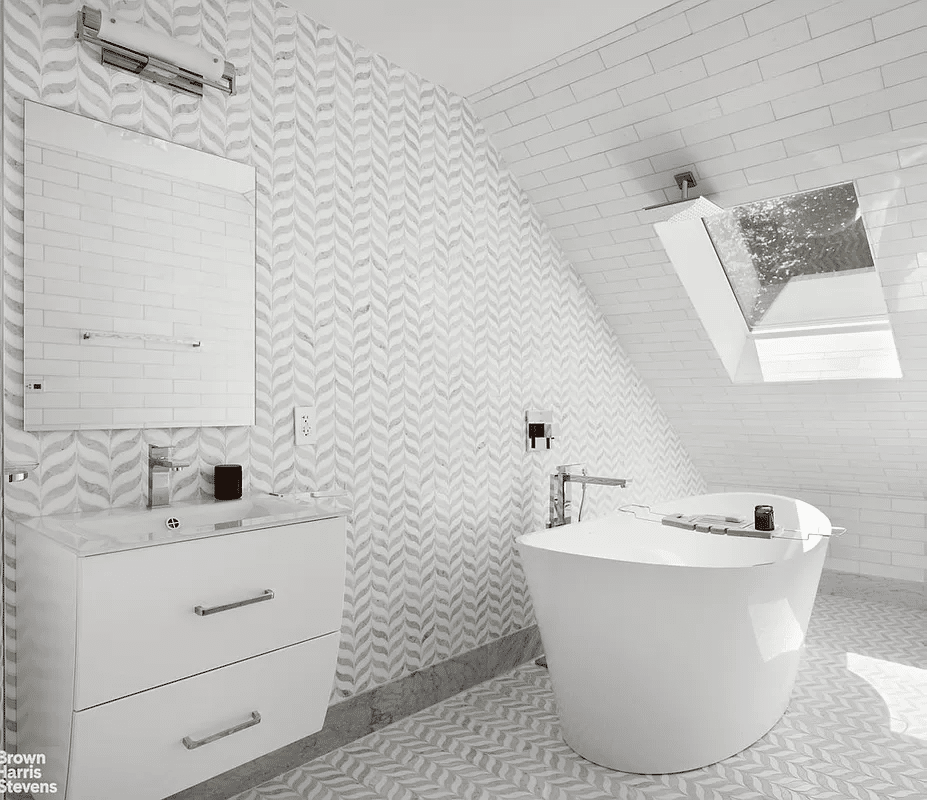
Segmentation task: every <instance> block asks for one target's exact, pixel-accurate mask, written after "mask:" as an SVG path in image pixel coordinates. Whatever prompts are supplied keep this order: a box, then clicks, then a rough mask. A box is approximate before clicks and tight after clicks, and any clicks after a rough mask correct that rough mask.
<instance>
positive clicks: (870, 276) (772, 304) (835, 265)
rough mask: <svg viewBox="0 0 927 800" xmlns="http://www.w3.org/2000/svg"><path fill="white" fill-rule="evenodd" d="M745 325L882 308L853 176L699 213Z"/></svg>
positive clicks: (845, 317)
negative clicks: (707, 213)
mask: <svg viewBox="0 0 927 800" xmlns="http://www.w3.org/2000/svg"><path fill="white" fill-rule="evenodd" d="M703 221H704V225H705V229H706V230H707V232H708V235H709V237H710V239H711V242H712V244H713V245H714V248H715V251H716V253H717V255H718V258H719V260H720V261H721V266H722V267H723V269H724V273H725V275H726V276H727V279H728V281H729V282H730V284H731V288H732V289H733V291H734V295H735V297H736V298H737V303H738V305H739V306H740V310H741V312H742V313H743V315H744V319H745V320H746V322H747V326H748V327H749V328H750V330H752V331H759V330H768V329H770V328H781V327H792V326H807V325H821V324H833V323H840V322H848V321H856V322H858V321H861V320H866V319H875V318H878V317H880V316H884V315H886V314H887V313H888V309H887V308H886V306H885V300H884V299H883V296H882V289H881V284H880V282H879V278H878V275H877V274H876V270H875V265H874V262H873V259H872V252H871V251H870V249H869V241H868V239H867V238H866V230H865V227H864V225H863V219H862V215H861V213H860V209H859V201H858V199H857V197H856V191H855V189H854V186H853V184H852V183H843V184H839V185H837V186H828V187H826V188H823V189H814V190H812V191H808V192H800V193H798V194H793V195H787V196H785V197H775V198H772V199H769V200H761V201H759V202H756V203H749V204H747V205H743V206H737V207H735V208H732V209H730V210H729V211H724V212H722V213H720V214H715V215H712V216H708V217H705V218H704V220H703Z"/></svg>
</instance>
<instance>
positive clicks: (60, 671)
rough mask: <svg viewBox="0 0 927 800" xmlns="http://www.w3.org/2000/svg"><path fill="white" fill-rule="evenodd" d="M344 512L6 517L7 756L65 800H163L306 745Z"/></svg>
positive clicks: (332, 643)
mask: <svg viewBox="0 0 927 800" xmlns="http://www.w3.org/2000/svg"><path fill="white" fill-rule="evenodd" d="M345 513H346V512H345V511H344V510H343V509H342V510H339V509H338V507H337V506H335V505H333V504H332V503H330V502H329V503H324V502H321V501H307V502H300V501H297V500H289V499H282V498H276V497H269V496H266V495H265V496H260V497H250V498H245V499H242V500H235V501H227V502H213V501H209V502H207V503H203V504H175V505H174V506H171V507H169V508H160V509H151V510H148V509H143V510H139V509H132V510H126V509H113V510H110V511H104V512H89V513H83V514H70V515H62V516H56V517H51V516H49V517H37V518H31V519H19V520H17V521H15V523H14V528H15V532H16V541H17V544H16V550H17V585H18V592H17V633H18V637H17V650H18V654H17V714H18V732H19V744H18V749H19V752H21V753H43V754H45V756H46V759H47V762H46V764H45V766H44V768H43V774H42V780H43V781H48V782H55V783H57V784H58V793H57V794H55V795H54V796H56V797H61V798H63V800H125V799H126V798H133V800H160V798H163V797H165V796H167V795H170V794H173V793H174V792H177V791H179V790H181V789H184V788H186V787H188V786H191V785H193V784H196V783H198V782H200V781H202V780H205V779H206V778H209V777H211V776H213V775H217V774H219V773H221V772H224V771H225V770H228V769H231V768H232V767H234V766H236V765H238V764H241V763H243V762H246V761H249V760H251V759H254V758H256V757H258V756H260V755H263V754H264V753H268V752H270V751H272V750H275V749H277V748H279V747H282V746H284V745H286V744H289V743H290V742H293V741H295V740H297V739H300V738H302V737H305V736H308V735H309V734H312V733H315V732H316V731H318V730H319V729H320V728H321V727H322V724H323V722H324V719H325V712H326V709H327V706H328V700H329V697H330V694H331V688H332V682H333V678H334V674H335V662H336V657H337V652H338V642H339V631H340V628H341V615H342V603H343V594H344V575H345V518H344V515H345Z"/></svg>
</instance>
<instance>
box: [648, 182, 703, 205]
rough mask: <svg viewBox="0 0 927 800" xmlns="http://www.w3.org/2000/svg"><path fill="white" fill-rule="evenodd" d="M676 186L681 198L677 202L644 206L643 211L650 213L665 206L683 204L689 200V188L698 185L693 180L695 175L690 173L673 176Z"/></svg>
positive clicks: (669, 201)
mask: <svg viewBox="0 0 927 800" xmlns="http://www.w3.org/2000/svg"><path fill="white" fill-rule="evenodd" d="M673 178H674V180H675V181H676V185H677V186H678V187H679V190H680V191H681V192H682V197H680V198H679V199H678V200H668V201H667V202H665V203H657V204H656V205H653V206H645V207H644V211H652V210H653V209H655V208H664V207H666V206H674V205H676V204H677V203H685V202H687V201H688V200H689V187H690V186H698V183H697V182H696V180H695V175H693V174H692V173H691V172H677V173H676V174H675V175H673Z"/></svg>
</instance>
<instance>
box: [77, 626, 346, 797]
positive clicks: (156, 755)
mask: <svg viewBox="0 0 927 800" xmlns="http://www.w3.org/2000/svg"><path fill="white" fill-rule="evenodd" d="M338 640H339V635H338V634H337V633H332V634H329V635H328V636H323V637H320V638H318V639H313V640H312V641H309V642H303V643H302V644H297V645H292V646H290V647H286V648H283V649H281V650H275V651H274V652H272V653H266V654H265V655H261V656H256V657H255V658H250V659H247V660H246V661H241V662H239V663H237V664H232V665H230V666H227V667H222V668H221V669H217V670H213V671H212V672H207V673H205V674H203V675H196V676H194V677H192V678H187V679H186V680H182V681H178V682H177V683H172V684H169V685H167V686H161V687H159V688H157V689H152V690H150V691H147V692H142V693H140V694H136V695H133V696H132V697H125V698H123V699H121V700H116V701H114V702H112V703H106V704H104V705H101V706H97V707H96V708H90V709H87V710H86V711H78V712H77V713H75V714H74V721H73V725H72V728H71V762H70V769H69V771H68V792H67V800H126V798H130V797H131V798H132V800H159V798H162V797H166V796H167V795H170V794H173V793H174V792H177V791H180V790H181V789H184V788H186V787H188V786H191V785H193V784H196V783H199V782H200V781H202V780H205V779H206V778H209V777H211V776H213V775H217V774H219V773H220V772H224V771H226V770H228V769H231V768H232V767H234V766H236V765H238V764H241V763H243V762H246V761H250V760H251V759H254V758H257V757H258V756H260V755H263V754H264V753H269V752H270V751H272V750H276V749H277V748H279V747H283V746H284V745H286V744H289V743H290V742H293V741H296V740H297V739H301V738H302V737H304V736H308V735H310V734H312V733H315V732H316V731H318V730H319V729H320V728H321V727H322V724H323V722H324V720H325V711H326V709H327V706H328V700H329V697H330V695H331V676H332V675H333V674H334V670H335V660H336V658H337V655H338ZM320 676H322V677H324V680H322V679H320ZM254 712H256V713H257V715H259V716H260V721H259V722H256V719H255V717H254V716H253V714H254ZM255 722H256V724H255ZM247 723H252V724H250V725H249V726H248V727H244V725H246V724H247ZM236 727H240V728H241V729H240V730H237V731H236V732H234V733H230V734H228V735H226V736H222V737H221V738H218V739H216V740H215V741H211V742H209V743H206V744H202V745H200V746H196V745H197V743H198V742H202V741H203V740H204V739H208V738H209V737H211V736H213V735H215V734H217V733H222V732H225V731H228V730H229V729H232V728H236ZM185 738H187V742H186V744H185V743H184V739H185ZM188 746H193V748H192V749H189V748H188Z"/></svg>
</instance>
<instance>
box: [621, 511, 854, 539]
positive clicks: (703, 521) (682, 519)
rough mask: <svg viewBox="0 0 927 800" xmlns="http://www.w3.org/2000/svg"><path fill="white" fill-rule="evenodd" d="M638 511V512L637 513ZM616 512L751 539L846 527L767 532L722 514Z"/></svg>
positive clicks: (794, 536) (837, 532)
mask: <svg viewBox="0 0 927 800" xmlns="http://www.w3.org/2000/svg"><path fill="white" fill-rule="evenodd" d="M638 509H640V512H639V511H638ZM618 510H619V511H623V512H624V513H626V514H633V515H634V516H635V517H637V519H642V520H645V521H646V522H659V523H660V524H661V525H669V526H671V527H673V528H683V529H684V530H689V531H697V532H698V533H716V534H720V535H723V536H746V537H749V538H752V539H774V538H775V539H807V538H808V537H809V536H840V535H841V534H844V533H846V531H847V529H846V528H838V527H835V526H831V529H830V533H817V532H814V533H812V532H809V531H800V530H796V529H795V528H778V527H777V528H773V530H771V531H761V530H757V529H756V528H755V527H754V526H753V523H752V522H750V521H749V520H747V519H746V518H745V517H733V516H726V515H724V514H660V513H658V512H656V511H654V510H653V509H651V508H650V506H647V505H641V504H640V503H628V504H627V505H623V506H621V507H620V508H619V509H618Z"/></svg>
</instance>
